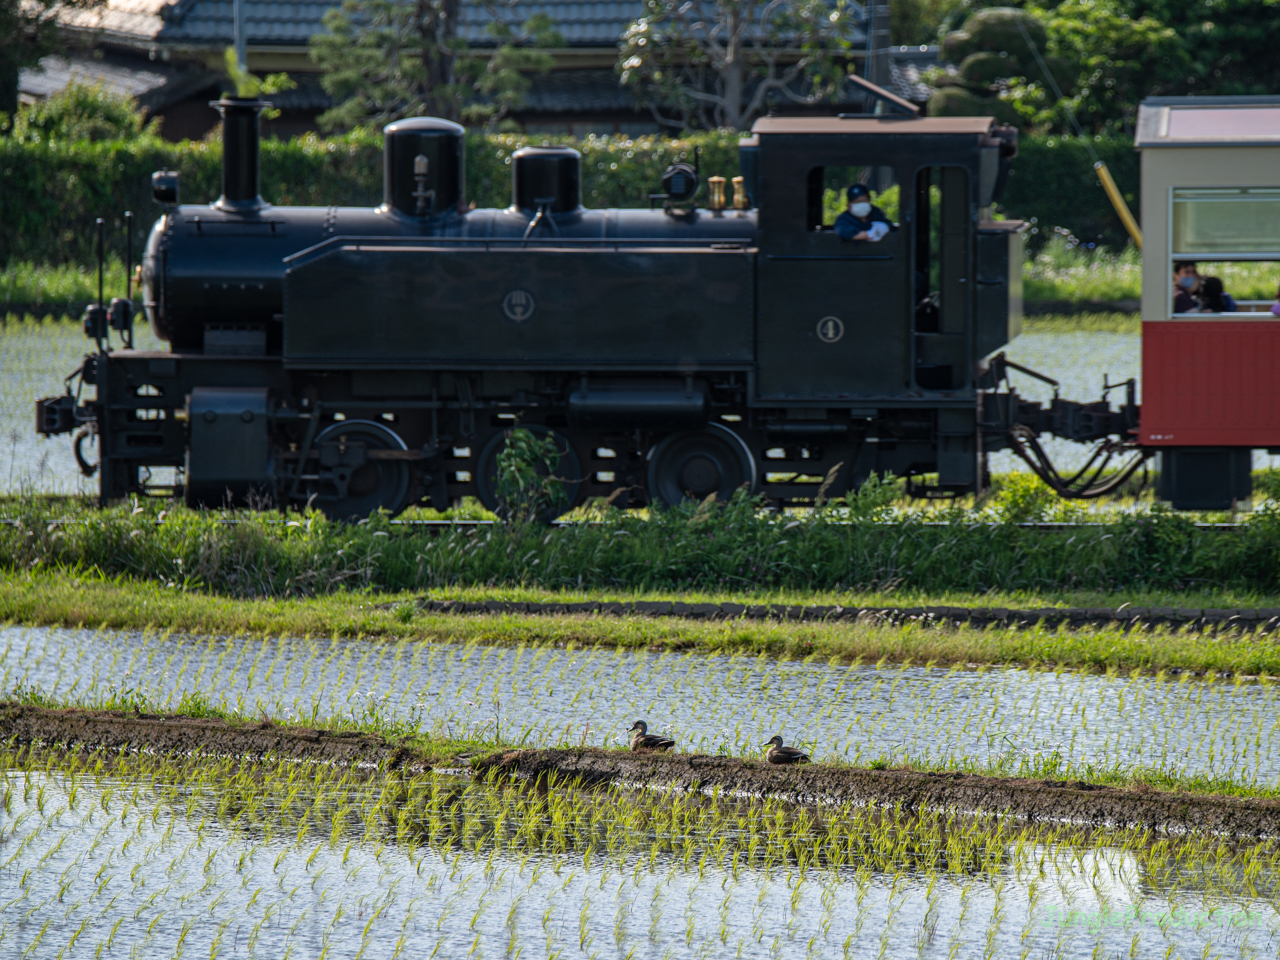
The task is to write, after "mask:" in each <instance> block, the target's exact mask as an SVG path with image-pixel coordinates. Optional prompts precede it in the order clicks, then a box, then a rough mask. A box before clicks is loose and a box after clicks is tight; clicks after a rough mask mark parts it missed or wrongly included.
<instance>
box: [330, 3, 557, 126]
mask: <svg viewBox="0 0 1280 960" xmlns="http://www.w3.org/2000/svg"><path fill="white" fill-rule="evenodd" d="M323 22H324V26H325V29H326V30H327V32H326V33H320V34H316V35H315V36H313V37H312V38H311V56H312V59H313V60H314V61H315V62H316V63H317V64H319V65H320V67H321V68H322V69H323V70H324V75H323V76H322V77H321V81H320V82H321V84H322V85H323V86H324V88H325V90H326V92H328V93H329V94H330V95H331V96H332V97H333V98H334V99H335V100H336V101H338V104H337V106H335V107H333V108H332V109H330V110H327V111H325V112H324V113H323V114H321V115H320V118H319V122H320V126H321V127H322V128H323V129H326V130H333V129H350V128H353V127H356V126H359V125H361V124H383V123H388V122H390V121H392V120H396V119H399V118H401V117H409V116H423V115H426V116H433V117H443V118H445V119H447V120H454V121H462V120H466V121H470V122H473V123H474V122H482V121H489V122H491V123H496V122H497V121H499V120H501V119H502V118H503V117H505V116H506V115H507V113H509V112H510V111H511V110H513V109H517V108H518V107H519V106H521V104H522V103H523V102H524V96H525V93H526V91H527V90H528V87H529V81H528V78H527V74H529V73H531V72H536V71H544V70H547V69H549V68H550V67H551V58H550V56H549V55H548V54H547V53H546V52H545V51H544V50H540V49H538V48H539V47H543V46H550V45H553V44H556V43H558V42H559V37H558V35H557V34H556V33H555V31H554V29H553V28H552V23H551V20H550V19H549V18H548V17H547V16H546V15H535V16H533V17H530V18H529V19H528V20H527V21H526V22H525V23H524V24H523V25H522V26H521V27H519V28H516V27H514V26H513V25H511V24H510V23H509V22H507V21H506V20H504V19H502V18H501V17H499V16H497V15H495V16H494V18H493V21H492V23H491V24H490V27H489V33H490V35H491V36H492V37H493V38H494V43H495V48H494V49H493V50H491V51H489V52H487V53H479V52H477V51H475V50H473V49H471V47H470V46H469V45H468V44H467V42H466V41H465V40H464V39H463V38H462V37H460V36H459V35H458V0H344V2H343V4H342V5H341V6H339V7H334V8H332V9H330V10H329V11H328V12H326V13H325V15H324V20H323Z"/></svg>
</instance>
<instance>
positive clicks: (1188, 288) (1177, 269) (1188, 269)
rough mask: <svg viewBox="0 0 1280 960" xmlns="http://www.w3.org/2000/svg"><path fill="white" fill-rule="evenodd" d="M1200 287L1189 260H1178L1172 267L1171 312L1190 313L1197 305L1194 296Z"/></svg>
mask: <svg viewBox="0 0 1280 960" xmlns="http://www.w3.org/2000/svg"><path fill="white" fill-rule="evenodd" d="M1199 287H1200V275H1199V274H1198V273H1197V271H1196V265H1195V263H1194V262H1193V261H1191V260H1178V261H1177V262H1175V263H1174V265H1173V312H1174V313H1192V312H1194V311H1195V310H1196V309H1197V307H1198V306H1199V303H1198V302H1197V301H1196V298H1195V294H1196V291H1197V290H1198V289H1199Z"/></svg>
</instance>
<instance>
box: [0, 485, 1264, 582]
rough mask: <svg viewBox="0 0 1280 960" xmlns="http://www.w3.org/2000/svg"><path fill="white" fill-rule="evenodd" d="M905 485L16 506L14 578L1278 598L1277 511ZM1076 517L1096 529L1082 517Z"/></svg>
mask: <svg viewBox="0 0 1280 960" xmlns="http://www.w3.org/2000/svg"><path fill="white" fill-rule="evenodd" d="M896 496H897V488H896V485H893V484H888V485H882V484H868V485H867V486H865V487H864V488H863V489H862V491H860V492H856V493H853V494H851V495H850V496H849V497H848V498H847V499H844V500H841V501H837V503H836V504H835V505H831V506H828V507H827V508H825V509H819V510H811V511H808V512H806V513H804V514H801V515H794V514H776V513H770V512H766V511H762V510H761V509H760V506H759V504H758V503H757V502H756V501H754V500H752V499H750V498H747V497H745V496H742V495H739V496H737V497H735V498H734V500H733V501H732V502H730V503H728V504H711V503H704V504H701V505H698V504H689V505H686V506H682V507H678V508H675V509H671V510H664V511H654V512H652V513H651V514H650V515H649V516H648V517H641V516H636V515H633V514H630V513H626V512H623V511H618V510H613V509H611V508H604V507H602V508H599V509H598V510H597V511H596V514H595V522H593V523H578V524H573V525H570V526H567V527H563V528H558V529H545V528H542V527H522V528H508V527H505V526H502V525H495V526H493V527H491V528H480V529H475V528H469V529H461V528H458V529H453V530H450V531H447V532H445V533H443V534H440V535H431V534H428V533H425V532H420V531H416V530H415V529H414V528H412V527H403V526H393V525H391V524H390V523H389V520H388V518H387V517H385V516H377V515H375V516H372V517H370V518H369V519H368V520H367V521H362V522H361V523H360V524H358V525H354V526H352V525H346V524H339V523H333V522H331V521H329V520H327V519H325V518H324V517H323V516H321V515H319V514H316V513H308V514H295V513H288V514H276V513H270V514H252V513H241V514H237V515H235V517H234V519H235V520H236V521H237V522H236V523H235V524H228V523H225V522H224V521H225V520H227V519H231V515H230V514H227V513H222V512H210V513H198V512H192V511H188V510H185V509H183V508H180V507H176V506H174V505H172V504H168V505H166V504H163V503H157V502H151V503H147V502H144V503H139V504H137V505H136V506H134V505H128V506H120V507H113V508H111V509H108V510H103V511H99V510H96V509H93V508H90V507H87V506H81V507H76V506H73V505H69V503H67V502H61V503H60V502H57V501H49V500H40V499H36V498H30V497H28V498H18V499H15V500H13V501H10V507H9V510H8V514H9V517H10V519H11V520H12V523H11V524H9V525H6V526H4V527H2V528H0V567H4V568H8V569H11V570H18V569H31V568H54V569H80V570H85V569H88V570H95V571H99V572H101V573H102V574H106V575H108V576H116V575H120V574H124V575H127V576H130V577H142V578H147V579H152V580H159V581H161V582H163V583H166V584H171V585H173V586H175V587H181V588H198V589H209V590H214V591H218V592H225V593H229V594H232V595H236V596H299V595H302V596H305V595H315V594H324V593H328V592H332V591H335V590H341V589H346V588H377V589H382V590H402V589H422V588H429V587H443V586H450V585H467V584H491V585H492V584H509V585H515V586H537V587H542V588H550V589H564V588H578V589H590V588H613V589H618V588H623V589H629V590H657V589H661V590H667V591H682V590H715V591H721V592H748V593H749V592H752V591H762V590H777V589H792V590H808V591H814V590H828V591H840V590H860V589H861V590H865V589H884V588H886V587H887V586H888V587H899V588H906V589H911V590H916V591H968V592H973V593H983V592H986V591H991V590H999V591H1018V590H1023V591H1046V590H1066V589H1070V590H1101V591H1118V590H1125V589H1130V590H1139V589H1164V590H1169V589H1175V590H1176V589H1185V588H1197V589H1206V588H1218V589H1235V590H1244V591H1252V592H1258V593H1271V592H1275V590H1276V589H1277V587H1280V507H1277V506H1276V505H1274V504H1272V503H1268V504H1266V505H1264V506H1263V507H1262V508H1261V509H1259V510H1258V511H1256V512H1255V513H1254V514H1253V515H1252V516H1251V517H1250V519H1249V521H1248V522H1247V523H1246V524H1244V526H1243V527H1242V528H1241V529H1239V530H1235V531H1232V532H1229V533H1223V532H1220V531H1213V530H1204V529H1199V528H1197V527H1196V526H1195V525H1194V523H1193V522H1192V520H1191V519H1190V518H1188V517H1186V516H1184V515H1178V514H1175V513H1173V512H1172V511H1168V510H1165V509H1163V508H1161V507H1159V506H1154V507H1150V508H1140V509H1135V510H1133V511H1131V512H1123V513H1117V514H1112V515H1107V514H1100V515H1097V517H1096V519H1097V522H1093V523H1088V524H1084V525H1082V526H1080V527H1075V528H1070V529H1064V530H1051V531H1045V530H1037V529H1030V528H1027V527H1022V526H1019V525H1018V523H1019V522H1022V521H1035V520H1041V519H1046V518H1050V517H1053V518H1058V519H1064V518H1067V517H1071V516H1073V514H1070V513H1064V510H1070V509H1071V508H1070V507H1069V506H1068V507H1066V508H1064V507H1062V506H1061V505H1058V504H1056V503H1055V501H1054V499H1053V497H1052V495H1051V494H1050V493H1049V491H1048V490H1047V489H1044V488H1043V487H1042V486H1037V485H1036V483H1035V482H1034V481H1032V480H1031V479H1030V478H1027V480H1025V481H1018V482H1016V483H1012V484H1010V486H1009V487H1008V489H1007V492H1006V493H1005V494H1004V495H1003V496H1002V497H1001V498H998V499H997V500H996V501H995V502H993V503H991V504H988V505H986V506H984V507H982V508H980V509H964V508H961V507H953V508H951V509H943V510H940V511H937V512H934V513H905V512H899V511H896V510H894V508H893V507H892V506H891V504H892V501H893V499H894V498H895V497H896ZM1074 516H1075V517H1076V518H1077V519H1081V518H1082V517H1083V515H1080V514H1075V515H1074Z"/></svg>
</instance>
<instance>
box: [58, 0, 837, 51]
mask: <svg viewBox="0 0 1280 960" xmlns="http://www.w3.org/2000/svg"><path fill="white" fill-rule="evenodd" d="M337 5H338V3H336V2H334V0H243V6H242V15H243V16H244V19H245V29H246V37H247V40H248V42H249V43H250V44H255V45H277V44H280V45H283V44H304V43H306V42H307V40H308V39H309V38H310V37H311V35H312V34H315V33H319V32H320V31H321V30H323V26H322V24H321V20H322V18H323V17H324V14H325V11H327V10H328V9H329V8H330V7H335V6H337ZM855 6H856V5H855ZM644 9H645V5H644V2H643V0H507V2H503V3H499V4H498V5H497V6H496V7H494V6H492V5H490V4H488V3H485V2H481V0H461V13H460V20H459V29H460V32H461V34H462V36H463V37H464V38H465V39H466V40H468V41H469V42H471V43H473V44H476V45H483V44H485V43H486V42H492V38H491V37H490V35H489V33H488V32H487V27H488V25H489V24H490V23H491V22H492V21H493V20H494V19H495V17H497V18H499V19H501V20H503V21H505V22H508V23H512V24H516V25H518V24H520V23H523V22H524V21H525V20H527V19H528V18H529V17H531V16H533V15H535V14H546V15H547V16H548V17H550V18H551V20H552V21H553V22H554V23H555V26H556V29H557V30H558V31H559V33H560V35H561V36H562V37H563V38H564V40H565V43H566V44H567V45H568V46H571V47H601V46H605V47H611V46H613V45H614V44H616V43H617V41H618V37H619V36H620V35H621V34H622V32H623V31H624V30H626V28H627V27H628V26H629V25H630V24H631V22H632V21H633V20H635V19H637V18H638V17H640V16H641V15H643V13H644ZM858 9H859V13H860V12H861V8H860V7H859V8H858ZM233 16H234V13H233V3H232V0H172V2H167V0H107V2H106V3H105V4H104V5H103V6H102V7H100V8H98V9H96V10H91V11H72V12H69V13H67V14H64V15H63V17H62V20H63V22H64V23H65V24H67V25H69V26H72V27H77V28H81V29H86V30H94V31H101V33H102V34H103V35H104V36H105V37H106V38H109V39H110V38H115V39H117V40H132V41H133V42H135V43H136V42H144V43H145V42H158V43H171V44H196V45H202V46H203V45H219V44H229V43H231V42H232V32H233Z"/></svg>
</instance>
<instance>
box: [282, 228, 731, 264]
mask: <svg viewBox="0 0 1280 960" xmlns="http://www.w3.org/2000/svg"><path fill="white" fill-rule="evenodd" d="M755 243H756V238H755V237H697V238H692V237H691V238H688V239H683V238H676V237H582V238H578V237H572V238H568V237H552V238H548V237H529V238H523V237H371V236H354V237H352V236H340V237H329V238H328V239H327V240H322V241H321V242H320V243H317V244H315V245H313V246H310V247H307V248H305V249H303V250H299V251H298V252H297V253H293V254H290V255H289V256H287V257H285V258H284V263H285V267H286V269H287V268H288V267H291V266H297V265H299V264H301V263H304V262H306V261H309V260H314V259H316V258H317V257H320V256H323V255H325V254H326V253H329V252H331V251H332V250H334V249H339V248H343V247H349V246H355V247H356V248H357V249H359V248H369V249H385V248H386V247H388V246H391V247H399V248H402V249H405V250H413V249H415V248H416V249H420V250H439V249H440V248H441V247H453V246H456V247H461V248H471V249H476V250H483V251H484V252H486V253H488V252H490V251H491V250H493V249H494V248H495V247H499V248H502V249H542V250H546V249H557V250H558V249H570V250H572V249H589V250H612V251H614V252H615V253H616V252H619V251H621V250H622V249H623V248H626V249H633V250H634V249H637V248H646V247H648V248H652V247H665V248H671V247H678V248H681V249H698V248H707V249H712V250H716V251H726V252H731V251H745V250H747V249H754V246H755Z"/></svg>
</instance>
